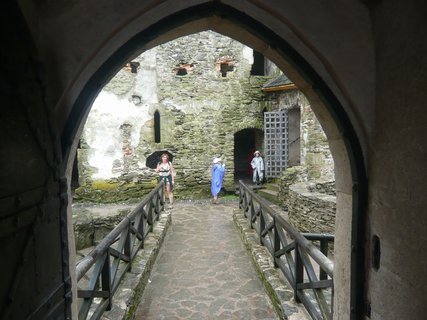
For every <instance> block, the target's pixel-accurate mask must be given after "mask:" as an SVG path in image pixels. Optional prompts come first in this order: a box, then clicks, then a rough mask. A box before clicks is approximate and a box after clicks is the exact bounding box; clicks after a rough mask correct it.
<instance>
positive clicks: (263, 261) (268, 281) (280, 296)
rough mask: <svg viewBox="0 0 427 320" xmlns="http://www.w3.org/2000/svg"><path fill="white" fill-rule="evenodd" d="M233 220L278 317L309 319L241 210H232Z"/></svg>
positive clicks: (298, 319) (297, 319)
mask: <svg viewBox="0 0 427 320" xmlns="http://www.w3.org/2000/svg"><path fill="white" fill-rule="evenodd" d="M233 221H234V224H235V226H236V227H237V229H238V231H239V235H240V238H241V239H242V241H243V243H244V245H245V246H246V249H247V251H248V253H249V255H250V257H251V258H252V262H253V263H254V266H255V269H256V270H257V272H258V274H259V276H260V279H261V281H262V283H263V285H264V288H265V290H266V292H267V294H268V296H269V298H270V300H271V302H272V304H273V306H274V308H275V310H276V312H277V315H278V316H279V318H280V319H289V320H307V319H311V318H310V316H309V315H308V313H307V312H306V310H305V309H304V307H303V306H302V305H301V304H298V303H296V302H295V300H294V294H293V290H292V287H291V286H290V285H289V284H288V283H287V281H286V280H285V278H284V277H283V275H281V274H280V270H279V269H277V268H275V267H274V264H273V259H272V257H271V256H270V253H269V252H268V250H267V248H265V247H264V246H261V245H260V244H259V238H258V235H257V234H256V231H255V230H253V229H251V228H250V227H249V224H248V220H247V219H246V218H245V216H244V215H243V212H242V210H239V209H236V210H234V211H233Z"/></svg>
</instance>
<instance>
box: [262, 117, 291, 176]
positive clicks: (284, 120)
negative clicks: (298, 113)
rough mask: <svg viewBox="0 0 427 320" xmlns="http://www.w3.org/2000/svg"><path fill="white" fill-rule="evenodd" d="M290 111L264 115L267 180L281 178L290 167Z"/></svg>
mask: <svg viewBox="0 0 427 320" xmlns="http://www.w3.org/2000/svg"><path fill="white" fill-rule="evenodd" d="M288 122H289V118H288V110H287V109H284V110H280V111H274V112H265V113H264V146H265V148H264V160H265V173H266V177H267V178H274V177H279V176H281V174H282V172H283V170H285V169H286V167H287V165H288V141H289V129H288Z"/></svg>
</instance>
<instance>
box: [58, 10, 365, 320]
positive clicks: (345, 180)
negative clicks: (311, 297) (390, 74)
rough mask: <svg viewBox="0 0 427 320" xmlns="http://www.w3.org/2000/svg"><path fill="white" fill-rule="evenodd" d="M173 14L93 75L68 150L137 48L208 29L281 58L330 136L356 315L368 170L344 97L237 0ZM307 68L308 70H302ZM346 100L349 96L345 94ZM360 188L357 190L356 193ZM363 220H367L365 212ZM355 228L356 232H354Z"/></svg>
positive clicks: (341, 263)
mask: <svg viewBox="0 0 427 320" xmlns="http://www.w3.org/2000/svg"><path fill="white" fill-rule="evenodd" d="M264 9H265V8H264ZM169 16H170V17H167V16H166V17H165V18H164V19H163V20H160V21H159V22H157V23H156V24H154V25H153V26H150V27H148V28H147V29H145V30H144V29H143V30H142V31H140V33H138V34H136V35H134V37H132V38H130V39H129V40H128V41H127V42H126V43H123V44H122V46H121V47H120V48H118V49H117V50H116V51H115V52H114V53H113V54H112V55H111V57H109V58H108V60H107V61H106V62H104V63H103V64H102V65H101V66H99V68H98V69H97V70H96V71H95V72H94V74H93V76H92V77H91V78H90V79H88V81H87V83H86V85H85V87H84V88H83V89H82V91H81V93H80V95H79V96H78V98H77V99H76V102H75V103H74V106H73V107H72V109H71V112H70V115H69V117H68V119H67V122H66V123H65V128H64V131H63V139H62V141H63V148H64V149H65V150H64V151H65V153H66V154H70V155H71V154H73V153H74V152H75V151H74V147H71V145H70V146H69V147H70V148H69V149H68V150H67V143H69V142H71V141H73V142H74V144H75V140H76V137H78V136H80V132H81V129H82V126H83V123H84V120H85V117H86V115H87V112H88V111H89V108H90V105H91V102H92V99H91V97H90V95H92V96H95V94H96V93H97V91H99V90H100V89H101V88H100V86H99V84H100V83H105V82H106V81H108V80H109V78H110V77H111V76H112V74H111V72H113V71H114V70H116V69H117V68H119V67H120V66H121V65H123V63H125V62H126V61H127V60H128V59H129V58H131V57H133V56H134V55H135V54H137V53H140V52H141V50H147V49H149V48H152V47H153V46H154V45H158V44H160V43H162V42H164V41H166V40H170V39H174V38H176V37H178V36H182V35H186V34H190V33H193V32H195V31H202V30H204V29H211V30H213V31H216V32H219V33H222V34H226V35H228V36H231V37H233V38H235V39H236V40H238V41H240V42H242V43H244V44H246V45H248V46H251V47H253V48H254V49H256V50H258V51H259V52H261V53H262V54H264V55H265V56H266V57H267V58H269V59H270V60H272V61H273V62H274V63H276V65H277V66H278V67H279V68H281V69H282V70H286V71H287V74H288V75H289V77H290V78H291V79H292V80H293V81H294V82H295V83H296V84H297V85H298V87H300V88H301V91H302V92H303V93H304V94H305V95H306V96H307V97H308V98H309V100H310V102H311V103H312V108H313V110H314V112H315V113H316V115H317V116H318V117H319V120H320V122H321V124H322V126H323V128H324V129H325V133H326V134H327V136H328V140H329V141H330V146H331V152H332V154H333V156H334V159H335V165H336V172H337V174H336V186H337V208H338V210H337V211H338V212H337V216H338V218H337V223H336V241H337V243H339V244H340V245H337V246H336V247H337V250H336V254H335V257H336V261H337V263H336V265H337V268H336V277H337V281H336V282H335V292H336V294H335V306H336V313H337V314H347V315H350V308H353V309H354V310H355V309H356V301H357V300H356V295H358V297H357V298H358V299H359V301H360V300H361V297H360V292H362V290H363V289H362V288H363V287H362V285H361V284H362V283H363V282H362V281H361V279H360V277H361V276H363V274H364V273H363V272H362V268H361V267H362V266H363V261H362V258H363V255H362V251H361V250H360V251H358V249H353V250H351V248H357V247H358V244H359V243H361V239H360V236H361V235H362V234H363V229H362V228H361V226H360V224H359V223H360V222H359V221H358V218H359V217H360V216H361V215H362V213H363V212H362V210H363V209H362V207H361V205H360V199H359V194H360V193H359V190H358V189H353V188H352V186H353V185H356V184H359V183H361V184H363V182H364V181H363V180H364V176H365V172H364V169H363V158H362V155H361V153H360V144H359V141H358V139H357V137H356V134H355V132H354V131H353V130H354V129H353V126H354V125H352V124H351V123H350V121H349V119H348V118H347V116H346V113H345V111H344V110H343V109H342V108H343V107H342V103H340V102H339V101H338V100H337V98H336V96H335V94H334V93H332V91H330V89H329V88H328V86H327V84H326V83H324V82H323V80H322V79H321V78H320V76H319V75H317V74H316V72H315V71H314V70H313V69H312V68H311V67H310V65H309V64H308V63H307V62H306V61H305V60H304V59H303V58H302V56H300V54H299V53H297V52H296V51H295V50H294V49H293V47H292V46H290V45H289V44H288V43H287V41H285V40H284V39H282V38H281V37H279V36H277V35H276V34H275V33H274V32H272V31H271V30H269V29H268V28H266V27H265V26H264V25H263V23H262V22H264V21H262V22H258V24H256V21H255V20H253V19H252V17H249V16H247V15H246V14H244V13H242V12H241V11H239V10H236V9H235V8H233V7H231V6H225V5H222V4H216V3H214V4H212V5H210V4H208V5H202V6H197V7H189V8H188V9H186V10H185V11H183V12H176V13H175V12H174V13H169ZM254 24H255V25H256V27H255V26H254ZM126 27H127V26H126ZM144 40H145V42H144ZM101 53H103V52H100V53H99V54H100V55H101ZM96 64H97V59H95V58H94V59H93V60H92V61H90V62H89V63H88V65H87V66H86V68H89V67H92V65H93V67H94V68H95V65H96ZM303 72H305V74H302V73H303ZM84 79H85V75H84V73H82V74H80V75H79V78H78V80H77V81H75V84H76V85H81V84H82V83H83V82H84V81H85V80H84ZM331 80H332V79H331ZM334 84H335V83H334ZM336 91H337V92H338V94H339V95H341V96H344V95H345V92H342V90H339V88H337V90H336ZM322 100H323V101H322ZM347 100H348V99H347ZM344 102H348V101H345V99H344ZM82 107H83V108H82ZM348 107H350V106H348ZM81 108H82V109H81ZM79 109H80V110H79ZM62 113H63V112H62V110H61V114H62ZM77 125H80V128H77ZM343 131H345V134H346V135H348V136H347V138H346V139H344V137H343V135H342V132H343ZM352 148H353V150H352ZM349 152H350V154H349ZM352 169H353V170H352ZM362 188H363V187H362ZM354 193H356V194H357V195H356V197H355V196H354ZM362 198H363V196H362ZM361 221H363V217H362V219H361ZM349 234H351V237H348V235H349ZM356 270H357V272H356ZM352 277H353V279H352ZM350 279H351V280H350ZM357 285H359V287H357Z"/></svg>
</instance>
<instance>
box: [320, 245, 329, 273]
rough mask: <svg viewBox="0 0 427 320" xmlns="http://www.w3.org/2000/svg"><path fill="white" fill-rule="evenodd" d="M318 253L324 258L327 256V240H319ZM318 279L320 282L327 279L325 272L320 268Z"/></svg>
mask: <svg viewBox="0 0 427 320" xmlns="http://www.w3.org/2000/svg"><path fill="white" fill-rule="evenodd" d="M320 251H321V252H322V253H323V254H324V255H325V256H328V240H327V239H321V240H320ZM319 279H320V280H326V279H328V275H327V274H326V272H325V270H323V269H322V268H320V272H319Z"/></svg>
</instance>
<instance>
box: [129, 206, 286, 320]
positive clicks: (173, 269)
mask: <svg viewBox="0 0 427 320" xmlns="http://www.w3.org/2000/svg"><path fill="white" fill-rule="evenodd" d="M236 208H237V203H236V202H234V201H233V202H223V203H221V204H218V205H214V204H211V203H208V202H206V203H200V202H198V203H197V205H194V204H192V203H188V202H185V203H184V202H182V203H175V206H174V209H173V213H172V226H171V228H170V230H169V231H168V232H169V234H168V236H167V237H166V240H165V242H164V244H163V247H162V249H161V252H160V254H159V256H158V258H157V260H156V263H155V265H154V267H153V270H152V271H151V277H150V282H149V284H148V285H147V286H146V288H145V290H144V293H143V296H142V300H141V303H140V305H139V307H138V310H137V312H136V317H135V319H138V320H139V319H278V317H277V315H276V313H275V312H274V310H273V307H272V306H271V303H270V301H269V299H268V297H267V295H266V293H265V291H264V288H263V286H262V284H261V281H260V280H259V278H258V275H257V273H256V271H255V269H254V267H253V265H252V261H251V260H250V258H249V256H248V254H247V253H246V250H245V248H244V246H243V244H242V242H241V240H240V238H239V236H238V233H237V231H236V229H235V226H234V225H233V221H232V212H233V209H236Z"/></svg>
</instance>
